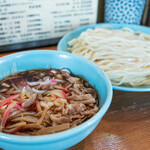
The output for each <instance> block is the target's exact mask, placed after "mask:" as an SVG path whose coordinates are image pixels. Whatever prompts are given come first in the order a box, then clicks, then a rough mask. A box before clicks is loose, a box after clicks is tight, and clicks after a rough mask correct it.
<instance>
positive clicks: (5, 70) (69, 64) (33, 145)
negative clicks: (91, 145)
mask: <svg viewBox="0 0 150 150" xmlns="http://www.w3.org/2000/svg"><path fill="white" fill-rule="evenodd" d="M50 66H51V67H52V68H55V69H62V68H68V69H70V70H71V72H72V73H73V74H76V75H79V76H81V77H83V78H85V79H86V80H87V81H89V83H90V84H91V85H92V86H94V87H95V88H96V90H97V91H98V94H99V97H100V102H99V103H100V110H99V111H98V112H97V113H96V115H94V116H93V117H92V118H90V119H89V120H87V121H86V122H84V123H82V124H80V125H78V126H77V127H74V128H72V129H69V130H66V131H63V132H59V133H54V134H49V135H40V136H19V135H10V134H6V133H0V148H3V149H7V150H12V149H14V150H20V149H21V150H27V149H28V150H33V149H36V150H41V149H44V150H49V149H55V150H57V149H66V148H69V147H71V146H73V145H75V144H77V143H78V142H80V141H81V140H83V139H84V138H85V137H87V136H88V135H89V134H90V133H91V132H92V131H93V130H94V129H95V127H96V126H97V125H98V123H99V122H100V120H101V119H102V117H103V115H104V114H105V113H106V111H107V109H108V108H109V106H110V103H111V100H112V86H111V83H110V81H109V79H108V77H107V76H106V74H105V73H104V72H103V71H102V70H100V69H99V68H98V67H97V66H96V65H95V64H93V63H92V62H90V61H88V60H86V59H83V58H81V57H79V56H75V55H73V54H69V53H65V52H58V51H50V50H35V51H27V52H19V53H15V54H11V55H8V56H5V57H2V58H0V72H1V73H0V78H3V77H5V76H6V75H9V74H11V73H12V71H13V73H16V72H20V71H24V70H29V69H37V68H49V67H50Z"/></svg>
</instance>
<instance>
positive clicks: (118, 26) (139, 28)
mask: <svg viewBox="0 0 150 150" xmlns="http://www.w3.org/2000/svg"><path fill="white" fill-rule="evenodd" d="M100 26H101V27H106V28H107V27H108V28H109V27H112V28H113V29H121V28H123V27H129V28H131V29H132V30H134V31H140V32H144V33H148V34H150V27H146V26H142V25H133V24H116V23H97V24H94V25H88V26H84V27H80V28H77V29H75V30H73V31H71V32H69V33H68V34H66V35H65V36H64V37H63V38H61V39H60V41H59V43H58V45H57V50H58V51H66V52H68V53H70V52H69V51H67V50H63V48H62V47H63V45H64V43H66V42H68V38H69V37H70V36H71V35H72V37H73V35H79V34H80V33H81V32H83V31H85V30H87V29H88V28H93V29H94V28H95V27H100ZM75 38H76V37H75ZM69 40H71V39H69ZM67 47H68V46H67ZM112 87H113V89H114V90H119V91H128V92H149V91H150V85H149V86H136V87H131V86H120V85H118V86H117V85H112Z"/></svg>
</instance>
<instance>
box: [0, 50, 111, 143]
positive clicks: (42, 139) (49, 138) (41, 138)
mask: <svg viewBox="0 0 150 150" xmlns="http://www.w3.org/2000/svg"><path fill="white" fill-rule="evenodd" d="M33 53H36V54H37V53H47V54H49V53H57V54H58V55H59V54H60V55H61V54H62V55H67V56H70V57H73V58H77V59H80V60H81V59H82V60H83V59H84V58H82V57H80V56H76V55H73V54H71V53H67V52H58V51H53V50H31V51H26V52H18V53H15V54H10V55H7V56H4V57H1V58H0V60H5V59H9V58H12V57H16V56H19V55H20V54H22V55H24V54H25V55H26V54H27V55H28V54H33ZM84 61H86V63H87V64H89V65H91V66H92V67H94V68H95V69H96V70H97V71H98V72H99V73H101V74H103V75H104V77H105V81H106V85H107V87H108V91H109V92H108V95H107V98H106V101H105V103H104V105H103V106H102V107H101V108H100V110H99V111H98V112H97V113H96V114H95V115H94V116H93V117H92V118H90V119H89V120H87V121H86V122H84V123H82V124H80V125H78V126H77V127H74V128H72V129H68V130H66V131H62V132H59V133H54V134H48V135H38V136H19V135H11V134H7V133H2V132H0V140H1V141H4V142H7V143H14V144H15V143H16V144H23V143H25V144H28V145H32V144H37V145H38V144H44V143H47V142H49V143H50V142H54V141H60V140H62V139H63V140H64V139H66V138H68V137H70V134H71V136H74V135H76V134H80V132H81V131H84V130H86V129H87V128H89V127H91V126H92V125H93V124H94V123H95V122H97V120H98V118H99V119H101V117H103V116H104V114H105V113H106V111H107V110H108V108H109V106H110V104H111V101H112V96H113V91H112V85H111V82H110V80H109V78H108V77H107V75H106V74H105V72H104V71H103V70H100V69H99V68H98V67H97V66H96V65H95V64H94V63H92V62H90V61H89V60H87V59H84Z"/></svg>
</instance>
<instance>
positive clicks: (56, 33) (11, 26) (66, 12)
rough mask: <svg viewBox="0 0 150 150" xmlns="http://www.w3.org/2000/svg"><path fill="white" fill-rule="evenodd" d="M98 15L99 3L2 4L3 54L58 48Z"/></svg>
mask: <svg viewBox="0 0 150 150" xmlns="http://www.w3.org/2000/svg"><path fill="white" fill-rule="evenodd" d="M97 11H98V0H20V1H19V0H12V1H10V0H0V51H6V50H17V49H24V48H31V47H36V46H44V45H50V44H55V43H57V42H58V40H59V39H60V38H61V37H62V36H64V35H65V34H66V33H68V32H69V31H72V30H74V29H75V28H78V27H81V26H85V25H89V24H94V23H96V21H97Z"/></svg>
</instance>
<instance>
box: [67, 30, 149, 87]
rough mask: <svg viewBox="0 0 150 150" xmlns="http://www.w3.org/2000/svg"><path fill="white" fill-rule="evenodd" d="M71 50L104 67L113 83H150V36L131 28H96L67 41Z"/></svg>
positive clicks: (132, 84) (134, 84) (131, 84)
mask: <svg viewBox="0 0 150 150" xmlns="http://www.w3.org/2000/svg"><path fill="white" fill-rule="evenodd" d="M68 44H69V46H71V48H69V50H70V51H71V52H72V53H74V54H76V55H80V56H83V57H85V58H87V59H89V60H91V61H92V62H94V63H95V64H97V65H98V66H99V67H100V68H101V69H103V70H104V71H105V72H106V74H107V75H108V76H109V78H110V80H111V82H112V84H113V85H130V86H139V85H150V35H149V34H146V33H142V32H136V31H133V30H131V29H129V28H122V29H120V30H119V29H118V30H112V29H105V28H95V29H88V30H86V31H84V32H82V33H81V35H80V36H79V37H78V38H75V39H73V40H71V41H69V42H68Z"/></svg>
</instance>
